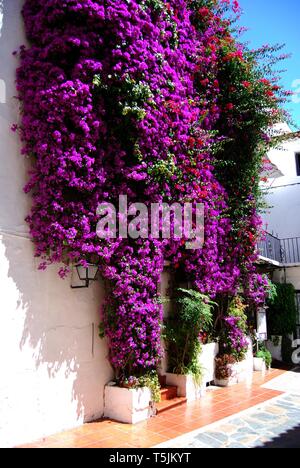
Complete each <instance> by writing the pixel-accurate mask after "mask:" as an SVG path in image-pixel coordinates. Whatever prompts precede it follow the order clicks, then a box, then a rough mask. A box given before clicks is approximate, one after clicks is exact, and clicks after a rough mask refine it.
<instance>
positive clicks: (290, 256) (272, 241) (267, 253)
mask: <svg viewBox="0 0 300 468" xmlns="http://www.w3.org/2000/svg"><path fill="white" fill-rule="evenodd" d="M258 250H259V254H260V255H261V256H262V257H265V258H268V259H269V260H274V261H276V262H278V263H283V264H290V263H300V237H290V238H286V239H278V238H277V237H275V236H273V235H272V234H266V237H265V239H264V240H263V241H261V242H259V244H258Z"/></svg>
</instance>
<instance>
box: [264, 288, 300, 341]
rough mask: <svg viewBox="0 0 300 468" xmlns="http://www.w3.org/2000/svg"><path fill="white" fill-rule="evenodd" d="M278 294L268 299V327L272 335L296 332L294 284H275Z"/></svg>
mask: <svg viewBox="0 0 300 468" xmlns="http://www.w3.org/2000/svg"><path fill="white" fill-rule="evenodd" d="M275 288H276V295H275V296H273V297H272V298H271V299H269V301H268V306H269V313H268V329H269V334H270V335H280V336H281V335H287V334H290V333H294V331H295V329H296V325H297V308H296V301H295V288H294V286H293V285H292V284H280V283H276V284H275Z"/></svg>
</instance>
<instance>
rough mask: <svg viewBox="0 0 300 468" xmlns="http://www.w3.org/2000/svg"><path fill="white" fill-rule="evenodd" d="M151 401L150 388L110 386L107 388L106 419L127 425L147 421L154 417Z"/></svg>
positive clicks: (105, 398) (105, 399)
mask: <svg viewBox="0 0 300 468" xmlns="http://www.w3.org/2000/svg"><path fill="white" fill-rule="evenodd" d="M151 399H152V398H151V391H150V389H149V388H137V389H128V388H120V387H117V386H116V385H111V384H108V385H107V386H106V387H105V396H104V417H105V418H109V419H114V420H115V421H119V422H123V423H127V424H137V423H139V422H141V421H145V420H147V419H149V418H150V417H151V415H152V410H151Z"/></svg>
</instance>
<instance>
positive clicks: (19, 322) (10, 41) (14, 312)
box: [0, 0, 112, 447]
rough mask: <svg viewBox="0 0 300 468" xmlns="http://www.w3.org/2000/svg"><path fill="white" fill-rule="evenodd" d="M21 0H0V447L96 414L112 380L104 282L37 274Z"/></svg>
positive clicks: (49, 272) (53, 269) (52, 273)
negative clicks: (19, 74) (23, 115)
mask: <svg viewBox="0 0 300 468" xmlns="http://www.w3.org/2000/svg"><path fill="white" fill-rule="evenodd" d="M22 3H23V0H0V63H1V67H0V309H1V310H0V312H1V313H0V371H1V380H0V447H10V446H14V445H17V444H21V443H24V442H29V441H31V440H34V439H36V438H39V437H42V436H44V435H48V434H51V433H55V432H58V431H60V430H63V429H66V428H70V427H74V426H77V425H79V424H81V423H82V422H83V421H84V420H91V419H93V418H97V417H99V416H101V415H102V413H103V392H104V385H105V384H106V383H107V382H108V381H110V380H111V378H112V371H111V368H110V366H109V364H108V362H107V359H106V356H107V348H106V346H105V343H104V342H101V341H100V339H99V338H98V324H99V312H100V306H101V301H102V300H103V294H104V293H103V285H102V284H101V283H100V281H99V282H98V284H95V285H94V286H92V287H91V288H89V289H82V290H75V291H74V290H71V289H70V280H66V281H62V280H60V279H59V277H58V275H57V267H51V268H49V269H48V270H47V271H46V272H43V273H42V272H38V271H37V261H36V260H35V259H34V257H33V247H32V244H31V242H30V240H29V238H28V231H27V226H26V224H25V223H24V218H25V216H26V214H27V213H28V210H29V206H30V198H29V197H28V196H25V195H24V194H23V191H22V187H23V186H24V184H25V181H26V161H25V160H24V158H23V157H22V156H20V147H19V141H18V136H17V135H16V134H14V133H12V132H11V131H10V127H11V125H12V124H13V123H14V122H16V121H17V119H18V105H17V101H16V100H15V99H14V98H13V96H14V95H15V94H16V91H15V85H14V80H15V68H16V66H17V59H16V58H14V57H13V56H12V52H13V51H14V50H15V49H17V48H18V46H19V45H21V44H23V43H24V35H23V29H22V21H21V17H20V9H21V6H22Z"/></svg>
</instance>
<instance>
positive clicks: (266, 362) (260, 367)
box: [254, 348, 272, 372]
mask: <svg viewBox="0 0 300 468" xmlns="http://www.w3.org/2000/svg"><path fill="white" fill-rule="evenodd" d="M271 364H272V354H271V353H270V351H268V350H267V349H265V348H262V349H260V351H258V353H257V354H256V356H255V357H254V370H255V371H256V372H264V371H265V370H266V369H267V370H269V369H270V367H271Z"/></svg>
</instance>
